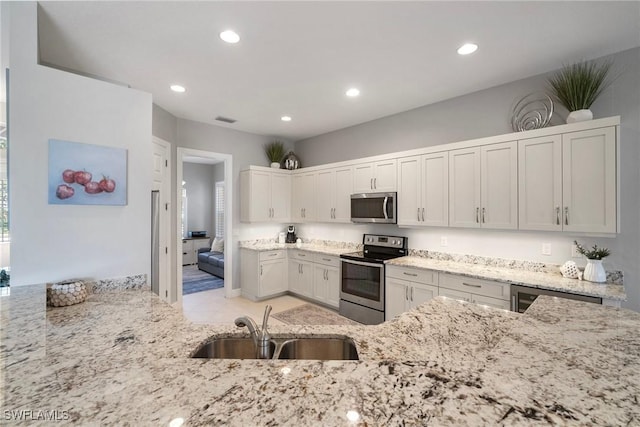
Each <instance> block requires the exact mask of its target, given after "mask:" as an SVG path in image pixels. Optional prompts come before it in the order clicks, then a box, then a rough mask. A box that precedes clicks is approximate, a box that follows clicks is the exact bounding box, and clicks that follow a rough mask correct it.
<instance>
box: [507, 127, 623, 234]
mask: <svg viewBox="0 0 640 427" xmlns="http://www.w3.org/2000/svg"><path fill="white" fill-rule="evenodd" d="M616 156H617V154H616V131H615V128H614V127H606V128H600V129H589V130H584V131H579V132H570V133H565V134H562V135H552V136H549V137H541V138H532V139H526V140H522V141H519V154H518V165H519V179H518V183H519V192H520V198H519V204H520V207H519V208H520V227H519V228H520V229H521V230H556V231H571V232H585V233H615V232H616V231H617V197H616V196H617V194H616V192H617V186H616V176H617V171H616Z"/></svg>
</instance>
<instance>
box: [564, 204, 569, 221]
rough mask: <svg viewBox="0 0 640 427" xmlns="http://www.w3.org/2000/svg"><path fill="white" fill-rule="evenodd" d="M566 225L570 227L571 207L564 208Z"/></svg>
mask: <svg viewBox="0 0 640 427" xmlns="http://www.w3.org/2000/svg"><path fill="white" fill-rule="evenodd" d="M564 225H569V206H565V207H564Z"/></svg>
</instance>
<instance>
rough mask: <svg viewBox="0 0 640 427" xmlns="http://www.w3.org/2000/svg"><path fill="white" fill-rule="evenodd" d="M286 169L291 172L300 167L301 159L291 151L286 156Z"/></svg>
mask: <svg viewBox="0 0 640 427" xmlns="http://www.w3.org/2000/svg"><path fill="white" fill-rule="evenodd" d="M284 167H285V168H286V169H288V170H290V171H291V170H294V169H298V168H299V167H300V159H298V157H297V156H296V155H295V154H294V153H293V151H289V154H287V155H286V156H284Z"/></svg>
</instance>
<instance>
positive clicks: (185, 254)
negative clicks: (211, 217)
mask: <svg viewBox="0 0 640 427" xmlns="http://www.w3.org/2000/svg"><path fill="white" fill-rule="evenodd" d="M196 261H197V258H196V256H195V253H194V251H193V241H192V240H191V239H183V240H182V265H191V264H195V263H196Z"/></svg>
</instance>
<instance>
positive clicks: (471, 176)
mask: <svg viewBox="0 0 640 427" xmlns="http://www.w3.org/2000/svg"><path fill="white" fill-rule="evenodd" d="M517 153H518V146H517V142H516V141H510V142H505V143H500V144H490V145H484V146H479V147H472V148H463V149H459V150H452V151H450V152H449V225H450V226H452V227H467V228H480V227H482V228H496V229H516V228H517V226H518V181H517V179H518V168H517V164H518V163H517V160H518V159H517Z"/></svg>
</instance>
